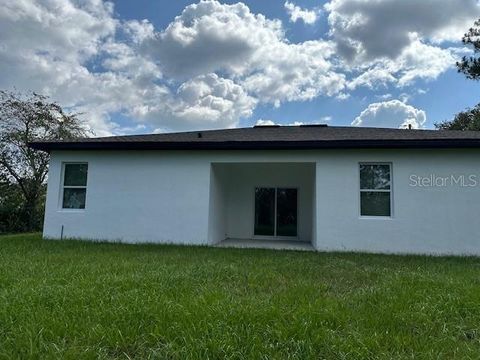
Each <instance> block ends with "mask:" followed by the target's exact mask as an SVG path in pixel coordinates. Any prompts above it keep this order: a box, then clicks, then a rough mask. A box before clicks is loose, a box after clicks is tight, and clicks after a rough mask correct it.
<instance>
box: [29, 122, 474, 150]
mask: <svg viewBox="0 0 480 360" xmlns="http://www.w3.org/2000/svg"><path fill="white" fill-rule="evenodd" d="M30 146H31V147H32V148H34V149H38V150H44V151H50V150H73V149H83V150H101V149H105V150H107V149H111V150H113V149H116V150H142V149H143V150H147V149H158V150H167V149H175V150H187V149H197V150H202V149H203V150H208V149H223V150H228V149H236V150H237V149H238V150H239V149H324V148H343V149H346V148H455V147H459V148H461V147H463V148H465V147H478V148H480V132H476V131H447V130H407V129H387V128H367V127H342V126H261V127H251V128H237V129H223V130H206V131H190V132H179V133H166V134H149V135H126V136H111V137H98V138H83V139H76V140H71V141H39V142H32V143H31V144H30Z"/></svg>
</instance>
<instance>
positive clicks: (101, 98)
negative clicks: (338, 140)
mask: <svg viewBox="0 0 480 360" xmlns="http://www.w3.org/2000/svg"><path fill="white" fill-rule="evenodd" d="M432 1H435V4H433V3H432ZM438 1H440V0H425V1H424V2H425V3H428V4H429V8H430V9H431V10H432V13H433V14H436V15H435V16H437V15H438V16H440V15H441V17H442V21H437V20H435V19H433V18H432V16H431V15H422V16H423V17H422V16H421V15H420V13H422V11H423V9H424V8H425V6H424V5H423V3H424V2H417V1H413V0H405V1H402V2H399V1H394V0H383V1H366V0H331V1H330V2H329V3H328V4H327V5H326V7H325V10H326V11H327V12H328V21H329V25H330V27H331V31H330V37H329V38H319V39H316V40H310V41H305V42H297V43H292V42H290V41H289V40H288V39H287V37H286V34H285V31H284V28H283V24H282V22H281V21H280V20H276V19H268V18H266V17H265V16H264V15H262V14H256V13H252V12H251V11H250V9H249V8H248V6H246V5H244V4H243V3H236V4H222V3H220V2H218V1H214V0H206V1H201V2H199V3H197V4H192V5H188V6H187V7H185V8H184V10H183V11H182V12H181V13H180V14H179V15H178V16H177V17H175V18H174V19H173V20H172V22H171V23H170V24H169V25H168V26H166V27H165V28H164V29H156V28H155V27H154V26H153V24H152V23H150V22H149V21H148V20H140V19H133V20H120V19H119V18H118V17H117V15H116V13H115V11H114V7H113V4H112V3H110V2H105V1H101V0H84V1H81V2H76V1H72V0H50V1H39V0H25V1H7V0H0V5H1V6H0V87H2V88H13V87H16V88H17V89H19V90H26V89H30V90H34V91H37V92H40V93H44V94H47V95H50V96H52V97H53V98H54V99H55V100H57V101H59V102H60V103H61V104H62V105H63V106H65V107H68V108H70V109H71V110H73V111H80V112H85V113H86V115H85V119H86V121H88V123H89V125H90V126H91V127H92V128H93V129H94V130H95V131H96V133H97V135H107V134H112V133H122V132H135V131H149V130H150V129H157V130H158V131H169V130H183V129H198V128H220V127H233V126H236V125H237V124H238V123H239V121H240V119H242V118H248V117H250V116H251V115H252V114H253V112H254V110H255V108H256V106H258V105H259V104H270V105H273V106H280V105H281V104H282V103H284V102H290V101H308V100H311V99H314V98H317V97H320V96H326V97H332V98H335V99H338V100H346V99H348V98H349V96H350V94H349V91H352V90H354V89H356V88H357V87H361V86H363V87H368V88H371V89H377V88H381V87H388V86H390V85H394V86H397V87H405V86H409V85H412V84H414V82H415V81H416V80H417V79H419V78H421V79H427V80H431V79H435V78H436V77H437V76H438V75H439V74H441V73H443V72H444V71H446V70H447V69H448V68H450V67H451V66H453V64H454V63H455V60H456V59H457V58H458V57H459V56H460V55H461V50H459V48H455V47H451V48H445V46H442V45H441V44H442V42H443V41H446V40H450V39H453V38H455V39H457V35H458V34H460V35H461V32H463V31H464V30H465V24H468V23H469V21H470V20H471V19H472V18H473V17H477V16H479V14H478V6H477V5H476V0H465V1H466V2H465V4H463V5H462V7H460V6H458V5H457V6H453V5H452V4H453V0H441V2H442V7H441V6H440V5H437V2H438ZM402 4H403V5H402ZM444 4H445V5H444ZM285 8H286V9H287V11H290V15H291V20H292V21H299V20H301V21H304V22H305V23H313V22H314V20H313V16H312V15H311V14H310V12H312V11H313V12H315V14H316V15H315V16H316V18H315V19H317V18H318V14H319V11H317V10H315V9H314V10H305V9H301V8H299V7H298V6H297V5H295V4H293V3H292V2H290V1H287V2H286V3H285ZM406 8H408V9H410V10H409V11H412V12H413V13H414V14H413V15H412V17H413V18H414V20H412V19H411V18H409V17H408V16H407V15H405V14H406V10H405V9H406ZM438 8H442V12H441V14H440V13H439V12H438ZM465 9H466V10H465ZM417 12H418V13H419V14H417ZM387 14H395V17H393V18H392V19H390V20H389V18H388V16H387ZM444 14H448V17H445V16H444ZM382 16H383V17H382ZM385 16H386V17H385ZM420 20H422V21H423V22H422V21H420ZM419 23H421V24H420V25H419ZM360 25H362V26H360ZM387 25H388V26H387ZM374 29H375V31H374ZM405 34H407V35H405ZM370 35H371V37H370ZM460 35H458V36H460ZM405 36H406V37H405ZM350 45H351V46H350ZM449 46H451V44H450V45H449ZM392 47H393V48H395V49H394V50H392V49H391V48H392ZM349 53H350V57H349ZM338 54H341V55H343V56H344V57H339V55H338ZM345 58H350V59H352V61H351V62H348V61H345ZM404 105H405V106H408V105H406V104H404ZM116 114H121V115H123V116H125V117H127V118H130V119H132V121H131V124H127V125H125V126H120V125H118V124H116V123H115V116H116ZM133 119H134V120H133ZM416 121H417V122H418V123H419V124H420V122H419V120H418V119H417V120H416ZM419 126H420V125H419Z"/></svg>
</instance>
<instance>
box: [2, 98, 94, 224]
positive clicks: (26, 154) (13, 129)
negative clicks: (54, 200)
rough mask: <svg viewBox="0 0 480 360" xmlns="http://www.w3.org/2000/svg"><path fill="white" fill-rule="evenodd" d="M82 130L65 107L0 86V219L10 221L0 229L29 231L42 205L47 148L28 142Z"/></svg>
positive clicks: (70, 135)
mask: <svg viewBox="0 0 480 360" xmlns="http://www.w3.org/2000/svg"><path fill="white" fill-rule="evenodd" d="M86 134H87V132H86V130H85V129H84V127H83V126H82V124H81V122H80V120H79V119H78V117H77V114H67V113H65V112H64V111H63V110H62V108H61V107H60V106H59V105H58V104H56V103H55V102H51V101H49V99H48V98H47V97H46V96H42V95H39V94H36V93H29V94H20V93H16V92H9V91H0V183H1V184H2V186H0V203H1V208H0V213H2V214H3V215H0V216H1V219H0V222H1V223H2V224H4V225H5V224H11V225H12V226H13V227H6V228H2V227H1V225H0V231H6V232H11V231H16V230H18V229H21V230H26V231H33V230H38V229H40V228H39V226H41V222H42V219H41V218H39V217H40V215H42V214H41V213H39V212H38V211H39V209H42V206H43V205H42V204H41V202H42V196H43V195H44V184H45V181H46V177H47V173H48V161H49V154H47V153H44V152H40V151H34V150H33V149H31V148H29V147H28V143H29V142H32V141H36V140H53V139H59V140H62V139H71V138H75V137H81V136H86ZM10 191H13V192H14V193H13V194H9V192H10ZM18 194H21V196H20V197H19V196H17V195H18ZM20 199H21V208H20V209H19V207H18V206H19V203H18V201H19V200H20ZM10 202H11V203H10Z"/></svg>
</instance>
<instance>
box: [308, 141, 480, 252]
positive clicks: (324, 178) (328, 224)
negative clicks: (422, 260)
mask: <svg viewBox="0 0 480 360" xmlns="http://www.w3.org/2000/svg"><path fill="white" fill-rule="evenodd" d="M317 160H318V161H317V188H316V191H317V207H316V211H317V214H316V219H317V226H316V228H317V237H316V247H317V249H319V250H340V251H343V250H346V251H357V250H358V251H368V252H387V253H429V254H477V255H478V254H480V221H478V213H479V210H480V151H478V150H461V149H457V150H415V151H413V150H409V151H407V150H403V151H400V150H397V151H395V150H389V151H373V150H372V151H358V150H357V151H343V152H342V151H332V152H330V156H320V157H318V159H317ZM359 162H391V163H392V167H393V170H392V171H393V195H392V196H393V216H392V218H390V219H370V218H361V217H360V214H359V208H360V198H359V195H358V194H359V170H358V163H359ZM431 174H433V175H435V176H437V177H450V176H451V175H454V176H456V177H458V176H462V175H465V176H468V175H475V176H476V179H477V181H478V184H477V186H475V187H461V186H458V185H455V186H445V187H415V186H411V185H413V184H414V182H412V181H411V179H410V177H411V176H412V175H414V176H422V177H429V176H430V175H431Z"/></svg>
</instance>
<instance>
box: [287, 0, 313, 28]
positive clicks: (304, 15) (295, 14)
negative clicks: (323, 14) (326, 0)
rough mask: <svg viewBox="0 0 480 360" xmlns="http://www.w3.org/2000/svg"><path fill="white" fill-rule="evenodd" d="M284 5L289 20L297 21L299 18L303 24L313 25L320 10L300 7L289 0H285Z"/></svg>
mask: <svg viewBox="0 0 480 360" xmlns="http://www.w3.org/2000/svg"><path fill="white" fill-rule="evenodd" d="M284 7H285V10H286V11H287V14H288V15H289V16H290V21H291V22H297V21H299V20H301V21H303V22H304V23H305V24H308V25H313V24H315V22H316V21H317V20H318V16H319V15H320V11H319V10H318V9H314V10H307V9H302V8H301V7H300V6H297V5H295V4H294V3H292V2H290V1H286V2H285V4H284Z"/></svg>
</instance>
